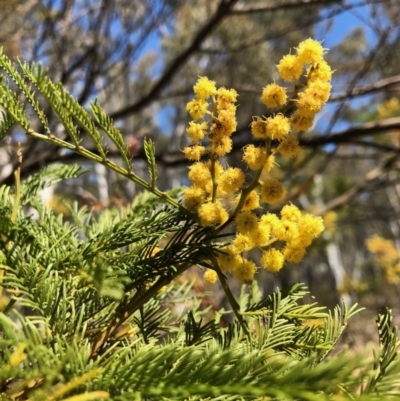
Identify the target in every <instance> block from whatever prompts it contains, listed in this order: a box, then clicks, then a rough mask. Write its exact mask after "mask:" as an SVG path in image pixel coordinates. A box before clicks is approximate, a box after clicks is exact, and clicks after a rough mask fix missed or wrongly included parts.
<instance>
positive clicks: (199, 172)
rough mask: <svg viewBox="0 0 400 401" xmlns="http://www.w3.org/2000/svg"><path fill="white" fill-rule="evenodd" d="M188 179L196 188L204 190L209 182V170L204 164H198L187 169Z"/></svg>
mask: <svg viewBox="0 0 400 401" xmlns="http://www.w3.org/2000/svg"><path fill="white" fill-rule="evenodd" d="M188 178H189V180H190V182H191V183H192V184H193V185H194V186H196V187H202V188H205V186H206V184H207V183H208V182H211V172H210V168H209V167H208V166H207V164H206V163H202V162H198V163H195V164H192V165H191V166H190V167H189V173H188Z"/></svg>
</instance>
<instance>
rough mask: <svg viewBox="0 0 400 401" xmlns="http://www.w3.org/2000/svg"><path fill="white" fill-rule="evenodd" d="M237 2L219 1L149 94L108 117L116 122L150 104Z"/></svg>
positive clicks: (233, 0)
mask: <svg viewBox="0 0 400 401" xmlns="http://www.w3.org/2000/svg"><path fill="white" fill-rule="evenodd" d="M237 1H238V0H221V2H220V4H219V6H218V8H217V11H216V12H215V14H214V15H213V16H212V17H211V18H210V19H209V21H208V22H207V23H206V24H205V25H204V26H203V27H202V28H201V29H200V30H199V31H198V32H197V34H196V35H195V37H194V38H193V40H192V42H191V44H190V45H189V46H188V47H187V48H186V49H185V50H183V51H182V52H181V53H180V54H178V55H177V56H176V57H175V58H174V60H173V61H172V63H171V64H170V65H169V66H168V67H167V68H166V70H165V71H164V73H163V74H162V76H161V78H160V79H159V80H158V82H157V83H156V84H155V85H154V86H153V88H152V89H151V90H150V92H149V93H148V94H147V95H145V96H143V97H142V98H141V99H139V100H138V101H136V102H135V103H133V104H131V105H129V106H126V107H124V108H123V109H121V110H118V111H116V112H114V113H111V115H110V117H111V118H112V119H114V120H118V119H121V118H124V117H126V116H129V115H130V114H133V113H136V112H137V111H138V110H141V109H142V108H143V107H145V106H147V105H148V104H149V103H151V102H152V101H153V100H154V99H155V98H156V97H157V96H158V94H159V93H160V92H161V91H162V90H163V89H164V88H165V87H166V86H167V85H168V84H170V82H171V80H172V78H173V76H174V75H175V74H176V73H177V72H178V71H179V69H180V68H181V67H182V65H183V64H184V63H185V62H186V61H187V60H188V59H189V57H190V56H191V55H192V54H193V53H194V52H195V51H196V50H198V49H199V47H200V45H201V43H202V42H203V41H204V39H205V38H206V37H207V36H208V35H209V34H210V33H211V32H212V31H213V29H214V28H215V27H216V26H217V25H218V24H219V23H220V22H221V21H222V20H223V19H224V18H226V17H227V15H229V14H230V13H231V11H232V7H233V6H234V4H235V3H236V2H237Z"/></svg>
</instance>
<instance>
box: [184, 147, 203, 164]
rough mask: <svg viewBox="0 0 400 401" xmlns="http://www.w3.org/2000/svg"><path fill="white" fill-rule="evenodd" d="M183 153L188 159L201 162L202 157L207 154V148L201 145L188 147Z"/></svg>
mask: <svg viewBox="0 0 400 401" xmlns="http://www.w3.org/2000/svg"><path fill="white" fill-rule="evenodd" d="M183 153H184V154H185V157H186V159H188V160H193V161H199V160H200V159H201V156H203V155H204V153H206V148H205V147H204V146H200V145H193V146H187V147H186V148H183Z"/></svg>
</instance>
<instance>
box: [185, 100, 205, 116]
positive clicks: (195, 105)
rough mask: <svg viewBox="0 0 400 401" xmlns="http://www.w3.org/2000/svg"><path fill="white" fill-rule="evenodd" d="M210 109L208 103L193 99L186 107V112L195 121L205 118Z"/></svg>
mask: <svg viewBox="0 0 400 401" xmlns="http://www.w3.org/2000/svg"><path fill="white" fill-rule="evenodd" d="M207 109H208V103H207V101H205V100H202V99H193V100H192V101H190V102H189V103H188V104H187V105H186V110H187V111H188V113H189V114H190V117H191V118H192V119H193V120H199V119H200V118H204V116H205V114H206V111H207Z"/></svg>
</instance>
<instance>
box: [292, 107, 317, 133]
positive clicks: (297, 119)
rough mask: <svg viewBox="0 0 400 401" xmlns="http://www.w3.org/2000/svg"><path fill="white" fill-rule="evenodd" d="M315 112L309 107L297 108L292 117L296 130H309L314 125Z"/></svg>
mask: <svg viewBox="0 0 400 401" xmlns="http://www.w3.org/2000/svg"><path fill="white" fill-rule="evenodd" d="M314 117H315V113H313V112H312V111H310V110H307V109H297V110H296V111H295V112H294V113H293V114H292V116H291V117H290V123H291V124H292V127H293V129H294V131H295V132H300V131H308V130H309V129H310V128H312V126H313V125H314Z"/></svg>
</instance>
